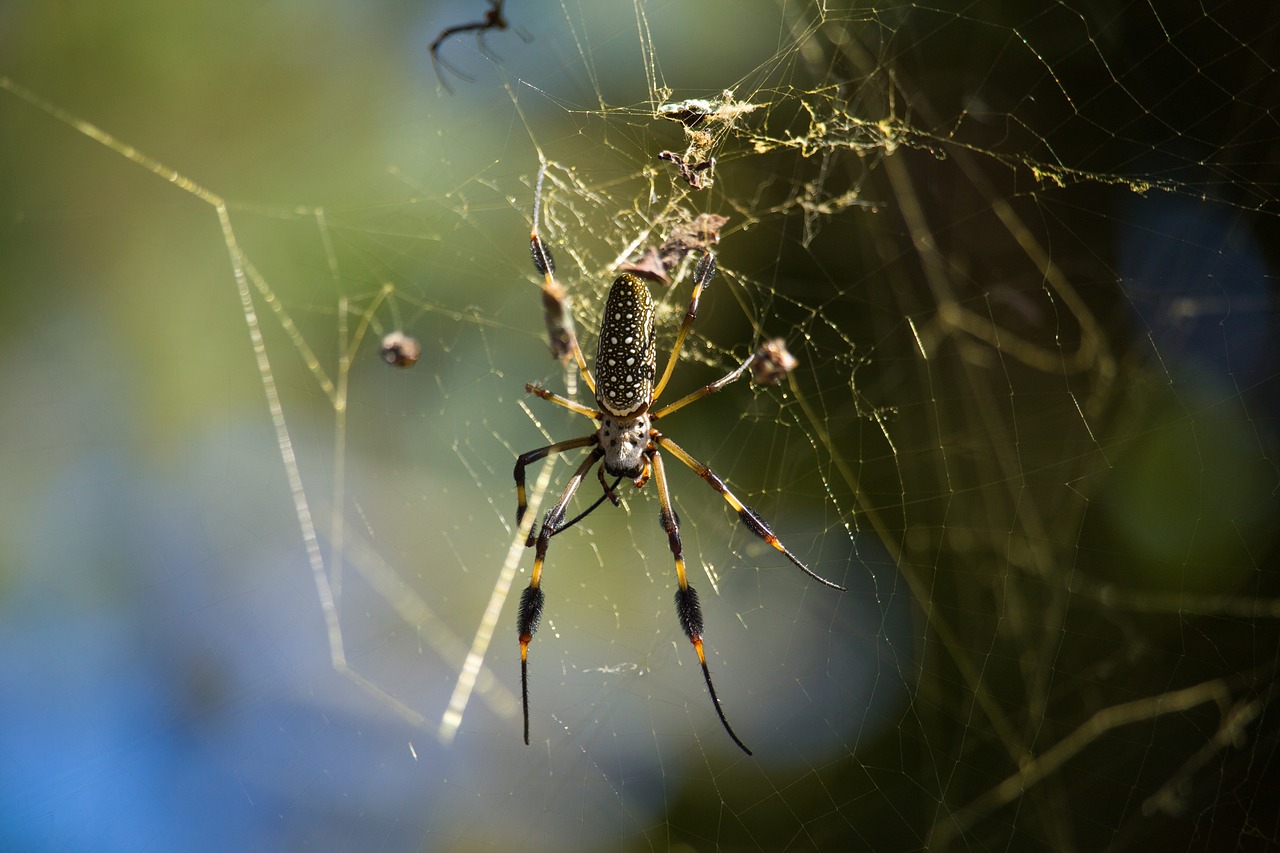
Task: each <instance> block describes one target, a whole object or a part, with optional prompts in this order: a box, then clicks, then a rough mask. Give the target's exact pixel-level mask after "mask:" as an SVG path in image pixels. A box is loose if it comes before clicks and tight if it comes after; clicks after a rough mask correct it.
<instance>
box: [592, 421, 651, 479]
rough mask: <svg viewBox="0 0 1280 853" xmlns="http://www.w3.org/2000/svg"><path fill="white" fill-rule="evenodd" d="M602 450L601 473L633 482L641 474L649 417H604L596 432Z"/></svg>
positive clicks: (647, 438)
mask: <svg viewBox="0 0 1280 853" xmlns="http://www.w3.org/2000/svg"><path fill="white" fill-rule="evenodd" d="M596 435H597V436H599V438H600V447H601V449H602V450H604V470H605V472H606V473H608V474H609V475H610V476H613V477H627V478H628V479H631V480H634V479H636V478H637V477H639V476H640V475H641V474H642V473H643V472H644V454H645V451H646V450H648V449H649V415H648V414H647V413H645V414H641V415H637V416H636V417H633V418H617V417H614V416H613V415H610V414H606V415H605V416H604V417H603V418H601V419H600V428H599V430H597V431H596Z"/></svg>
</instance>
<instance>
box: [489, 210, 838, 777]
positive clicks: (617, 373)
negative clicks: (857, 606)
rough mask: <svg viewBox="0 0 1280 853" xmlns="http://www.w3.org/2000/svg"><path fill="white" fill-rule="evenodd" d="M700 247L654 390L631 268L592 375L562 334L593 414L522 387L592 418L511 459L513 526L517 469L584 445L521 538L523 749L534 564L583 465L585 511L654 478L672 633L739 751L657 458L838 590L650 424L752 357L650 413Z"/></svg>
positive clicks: (544, 256) (521, 476)
mask: <svg viewBox="0 0 1280 853" xmlns="http://www.w3.org/2000/svg"><path fill="white" fill-rule="evenodd" d="M536 209H537V207H536V204H535V214H534V223H533V230H532V232H531V234H530V237H529V240H530V248H531V251H532V254H533V265H534V267H535V269H537V271H538V273H539V274H541V275H543V276H544V277H545V280H546V285H545V287H544V293H545V292H555V293H563V292H564V291H563V289H562V288H561V287H560V286H559V285H558V284H557V283H556V282H555V262H554V260H553V259H552V257H551V251H550V249H549V248H548V247H547V245H546V244H545V243H544V242H543V241H542V240H541V238H539V236H538V222H537V213H536ZM702 251H703V255H702V257H701V259H699V261H698V264H697V266H696V268H695V270H694V275H693V295H692V297H691V298H690V300H689V307H688V310H686V312H685V315H684V322H683V323H682V324H681V326H680V330H679V332H678V333H677V334H676V340H675V344H674V345H673V346H672V349H671V354H670V355H669V356H668V358H667V363H666V368H665V369H664V370H663V372H662V376H661V377H660V378H659V379H658V381H657V383H656V384H655V382H654V377H655V374H656V355H657V354H656V333H655V329H654V307H653V299H652V297H651V296H650V294H649V288H648V286H647V285H646V284H645V283H644V281H642V280H641V279H640V278H638V277H637V276H635V275H633V274H632V273H630V272H623V273H622V274H620V275H619V276H618V277H617V278H616V279H615V280H614V282H613V285H612V286H611V287H610V288H609V293H608V296H607V297H606V299H605V304H604V311H603V313H602V315H601V321H600V335H599V340H598V342H597V349H596V357H595V369H596V375H595V376H594V377H593V376H592V374H591V371H590V370H589V369H588V368H587V365H586V360H585V359H584V358H583V355H582V350H581V348H580V347H579V346H578V342H577V339H576V338H575V337H570V338H569V341H568V344H567V345H568V346H569V347H570V352H571V354H572V356H573V358H574V359H575V360H576V361H577V364H578V369H579V372H580V373H581V374H582V378H583V380H584V381H585V382H586V383H587V386H588V387H589V388H590V389H591V391H592V392H593V393H594V394H595V396H596V408H594V409H593V408H590V407H588V406H584V405H582V404H580V403H577V402H575V401H573V400H571V399H569V398H567V397H562V396H560V395H558V394H555V393H553V392H551V391H548V390H546V389H544V388H542V387H541V386H539V385H535V384H532V383H531V384H528V385H526V386H525V389H526V390H527V391H528V392H529V393H531V394H535V395H537V396H538V397H541V398H542V399H544V400H547V401H549V402H552V403H555V404H556V405H558V406H562V407H564V408H566V409H568V410H569V411H571V412H577V413H578V414H580V415H583V416H585V417H588V418H591V419H592V420H594V421H597V422H598V424H599V425H598V426H597V427H596V429H595V431H594V432H592V433H590V434H589V435H584V436H580V437H578V438H570V439H566V440H564V441H558V442H555V443H554V444H549V445H547V446H546V447H539V448H537V449H536V450H530V451H528V452H527V453H522V454H521V455H520V456H519V457H518V458H517V459H516V465H515V472H514V476H515V481H516V503H517V506H516V520H517V523H519V522H520V521H521V520H523V518H524V515H525V511H526V510H527V509H528V503H527V501H526V498H525V469H526V468H527V467H528V466H529V465H531V464H532V463H534V462H537V461H539V460H542V459H545V458H547V457H548V456H551V455H553V454H556V453H564V452H565V451H569V450H576V449H578V448H590V449H591V452H590V453H588V454H587V457H586V459H584V460H583V461H582V463H581V464H580V465H579V466H578V469H577V471H575V472H574V474H573V476H572V477H571V478H570V479H569V483H568V485H567V486H566V487H565V489H564V492H563V493H562V494H561V495H560V499H559V500H558V501H556V503H555V505H554V506H553V507H552V508H551V509H550V510H548V511H547V513H546V515H545V516H543V521H542V527H541V529H540V530H539V532H538V535H537V538H536V539H534V537H533V536H532V535H530V538H529V541H528V542H527V543H526V545H532V546H534V547H535V550H534V561H533V573H532V575H531V577H530V580H529V586H528V587H527V588H526V589H525V591H524V592H523V594H521V596H520V613H519V616H518V618H517V622H516V629H517V632H518V634H519V637H520V694H521V700H522V703H523V708H524V742H525V744H526V745H527V744H528V743H529V643H530V642H531V641H532V640H533V635H534V632H536V631H537V630H538V622H539V620H540V618H541V616H542V607H543V603H544V595H543V591H542V567H543V565H544V563H545V561H546V557H547V544H548V542H549V541H550V540H551V537H552V536H554V535H555V534H556V533H558V532H559V531H561V530H564V529H565V528H567V527H569V526H570V525H572V524H574V523H576V522H577V521H578V520H579V519H581V518H582V517H583V516H585V515H586V513H583V514H582V515H579V516H577V517H576V518H574V519H573V520H572V521H570V522H568V523H567V524H566V523H565V520H564V518H565V510H566V508H567V507H568V505H569V501H570V500H571V499H572V498H573V496H574V493H576V492H577V491H578V488H579V486H581V485H582V482H583V480H584V478H586V476H587V475H588V474H589V473H590V471H591V469H592V467H594V466H595V465H596V464H597V463H600V464H601V467H600V468H599V469H597V475H598V477H599V479H600V483H601V485H602V486H603V488H604V490H605V494H604V496H603V497H602V498H601V499H600V500H598V501H596V503H595V504H593V505H592V506H591V507H590V508H589V509H588V510H587V512H590V511H591V510H592V509H594V508H595V507H596V506H598V505H599V504H600V503H601V502H602V501H603V500H604V499H605V498H609V499H610V500H612V501H613V502H614V503H617V497H616V496H615V495H614V493H613V489H614V488H616V486H617V485H618V483H619V482H621V480H622V479H624V478H625V479H630V480H631V481H632V482H633V483H634V484H635V487H636V488H637V489H640V488H643V487H644V486H645V485H646V484H647V483H648V482H649V479H650V477H652V478H653V479H654V480H655V481H656V482H657V485H658V505H659V513H658V517H659V520H660V521H661V524H662V528H663V530H665V531H666V534H667V542H668V544H669V546H670V548H671V555H672V557H673V558H674V560H675V568H676V583H677V588H676V593H675V604H676V617H677V618H678V619H679V621H680V627H681V629H682V630H683V631H684V633H685V636H686V637H688V638H689V641H690V642H691V643H692V644H693V647H694V649H695V650H696V651H697V653H698V663H699V664H700V665H701V666H702V677H703V680H705V681H706V683H707V692H708V693H709V694H710V695H711V703H712V705H714V706H715V709H716V714H717V716H719V718H720V723H721V725H723V726H724V730H725V731H726V732H727V733H728V735H729V737H730V738H732V739H733V742H734V743H735V744H737V745H738V747H739V748H740V749H741V750H742V751H743V752H745V753H746V754H747V755H751V750H750V749H748V748H747V746H746V744H744V743H743V742H742V740H741V739H740V738H739V737H738V735H737V734H736V733H735V732H734V730H733V727H732V726H730V725H729V720H728V718H727V717H725V713H724V709H723V708H722V707H721V706H720V699H719V697H718V696H717V695H716V689H715V686H714V685H713V684H712V683H711V671H710V670H709V669H708V668H707V658H706V654H705V653H704V651H703V641H702V630H703V622H702V608H701V607H700V606H699V604H698V594H697V592H696V591H695V590H694V588H693V586H692V585H690V583H689V579H688V577H687V575H686V571H685V561H684V550H683V547H682V546H681V543H680V523H679V520H678V519H677V518H676V514H675V512H674V511H673V510H672V508H671V493H670V491H669V489H668V487H667V474H666V465H665V462H664V457H663V454H664V453H669V454H671V456H673V457H675V458H676V459H677V460H678V461H679V462H681V463H682V464H684V465H685V466H687V467H688V468H690V469H692V470H693V471H694V472H695V473H696V474H697V475H698V476H699V477H701V478H702V479H703V480H704V481H705V482H706V483H707V485H708V486H710V487H711V488H712V489H714V490H715V491H717V492H719V493H720V496H721V497H723V498H724V499H725V501H726V502H728V504H729V506H731V507H732V508H733V509H734V510H735V511H736V512H737V513H738V518H739V519H741V520H742V523H743V524H745V525H746V527H747V529H748V530H750V531H751V532H752V533H753V534H755V535H756V536H758V537H760V538H761V539H763V540H764V541H765V542H767V543H768V544H769V545H772V546H773V547H774V548H776V549H777V550H778V551H780V552H781V553H782V554H783V555H784V556H785V557H786V558H787V559H788V560H790V561H791V562H792V563H793V564H794V565H795V566H796V567H797V568H799V569H800V571H802V572H804V573H805V574H806V575H808V576H809V577H811V578H813V579H814V580H816V581H818V582H819V583H821V584H823V585H825V586H829V587H831V588H833V589H837V590H841V591H843V590H844V589H845V588H844V587H843V586H840V585H839V584H836V583H833V582H832V581H829V580H826V579H825V578H822V577H820V576H818V575H817V574H815V573H814V572H813V571H812V570H811V569H810V568H809V567H808V566H806V565H805V564H804V563H802V562H801V561H800V560H799V559H798V558H797V557H796V556H795V555H794V554H792V553H791V552H790V551H789V550H787V548H786V547H785V546H784V545H783V544H782V542H780V541H779V540H778V537H777V536H775V535H774V533H773V531H772V530H770V529H769V525H768V524H767V523H765V521H764V519H763V518H761V517H760V515H759V514H757V513H756V511H755V510H753V509H751V508H750V507H748V506H746V505H745V504H743V503H742V501H740V500H738V498H737V497H736V496H735V495H734V494H733V492H732V491H730V490H729V487H728V486H727V485H726V484H725V482H724V480H722V479H720V477H719V476H717V475H716V473H715V472H714V471H712V470H711V469H710V468H708V467H707V466H706V465H703V464H702V463H701V462H699V461H698V460H696V459H694V458H693V457H692V456H691V455H689V454H688V453H687V452H686V451H685V450H684V448H682V447H680V445H678V444H676V443H675V442H674V441H672V440H671V439H670V438H667V436H666V435H664V434H663V433H662V432H660V431H659V430H658V429H657V428H655V427H654V426H653V424H654V422H656V421H658V420H660V419H662V418H665V417H666V416H668V415H670V414H673V413H674V412H676V411H678V410H680V409H683V408H684V407H685V406H687V405H689V404H690V403H692V402H694V401H695V400H699V399H701V398H702V397H706V396H708V395H709V394H714V393H715V392H717V391H719V390H720V389H722V388H724V387H725V386H727V385H729V384H730V383H732V382H733V381H734V380H736V379H738V378H739V377H740V376H742V374H743V373H744V372H746V371H747V370H748V369H749V368H750V367H751V366H752V364H753V363H754V362H755V361H756V360H757V358H759V357H760V356H759V354H758V353H757V354H753V355H752V356H750V357H749V358H748V359H747V360H746V361H744V362H743V363H742V364H741V365H739V366H738V367H736V368H734V369H733V370H732V371H730V372H729V373H728V374H726V375H725V376H723V377H721V378H720V379H717V380H716V381H715V382H712V383H711V384H709V385H705V386H703V387H702V388H699V389H698V390H696V391H694V392H692V393H690V394H687V395H685V396H684V397H681V398H680V399H679V400H676V401H675V402H674V403H668V404H667V405H665V406H663V407H661V408H658V409H654V408H653V405H654V403H655V402H656V401H657V399H658V397H659V396H660V395H661V394H662V391H663V389H665V388H666V387H667V382H668V380H670V378H671V374H672V371H673V370H674V369H675V365H676V361H677V360H678V359H679V357H680V349H681V346H682V345H683V344H684V340H685V337H686V335H688V333H689V327H690V326H691V325H692V324H693V321H694V318H695V317H696V316H697V314H698V300H699V298H700V297H701V295H702V291H703V290H704V289H706V287H707V285H708V284H709V283H710V282H711V279H712V277H713V276H714V275H715V272H716V261H715V256H714V255H713V254H712V253H711V252H710V250H709V249H707V248H705V247H704V248H703V250H702ZM606 473H607V474H608V475H609V476H611V477H615V478H617V479H615V481H614V483H613V486H610V485H608V484H607V483H605V474H606Z"/></svg>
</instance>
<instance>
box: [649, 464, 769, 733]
mask: <svg viewBox="0 0 1280 853" xmlns="http://www.w3.org/2000/svg"><path fill="white" fill-rule="evenodd" d="M649 456H650V459H651V460H652V462H653V476H654V479H656V480H657V481H658V504H659V506H660V507H661V509H660V515H659V517H660V518H661V520H662V528H663V530H665V531H666V532H667V541H668V542H669V543H670V545H671V556H672V557H673V558H674V559H675V563H676V582H677V583H678V584H679V586H678V587H677V589H676V617H677V618H679V620H680V628H681V629H682V630H683V631H684V635H685V636H686V637H688V638H689V642H691V643H693V648H694V649H695V650H696V651H697V652H698V663H699V664H701V665H702V678H703V680H704V681H706V683H707V692H708V693H710V694H711V704H712V705H714V706H715V709H716V715H717V716H719V717H720V724H721V725H722V726H724V730H725V731H726V732H727V733H728V734H729V737H730V738H732V739H733V742H734V743H736V744H737V745H738V748H739V749H741V750H742V751H743V752H745V753H746V754H747V755H750V754H751V750H750V749H747V745H746V744H745V743H743V742H742V739H741V738H739V737H738V735H737V733H736V732H734V730H733V727H732V726H730V725H729V719H728V718H727V717H726V716H725V715H724V708H722V707H721V706H720V697H719V696H717V695H716V688H715V685H714V684H712V683H711V670H710V669H708V668H707V656H706V653H705V652H704V651H703V648H702V607H701V606H700V605H699V604H698V592H697V590H695V589H694V588H693V587H692V586H691V585H690V584H689V579H688V577H687V576H686V574H685V565H684V547H683V546H682V545H681V544H680V522H679V521H678V520H677V519H676V514H675V511H674V510H673V509H671V494H670V493H669V492H668V490H667V475H666V473H665V472H664V471H663V468H662V454H661V453H659V452H658V450H657V448H654V449H652V450H651V451H650V453H649Z"/></svg>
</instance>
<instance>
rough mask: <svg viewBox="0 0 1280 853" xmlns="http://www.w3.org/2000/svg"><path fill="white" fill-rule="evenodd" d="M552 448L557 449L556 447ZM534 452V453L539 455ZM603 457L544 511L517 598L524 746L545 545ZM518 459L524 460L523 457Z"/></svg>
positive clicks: (591, 459) (592, 457)
mask: <svg viewBox="0 0 1280 853" xmlns="http://www.w3.org/2000/svg"><path fill="white" fill-rule="evenodd" d="M570 441H571V442H572V441H581V439H571V440H570ZM567 443H570V442H561V444H567ZM551 447H556V445H552V446H551ZM542 449H543V450H544V451H550V449H551V448H545V447H544V448H542ZM533 452H534V453H537V452H538V451H533ZM526 455H528V454H526ZM544 455H545V454H544ZM602 456H604V451H603V450H601V449H600V448H599V447H597V448H595V449H594V450H592V451H591V453H590V454H588V456H587V458H586V459H584V460H583V461H582V464H581V465H579V466H578V470H577V471H576V472H574V475H573V477H572V478H570V480H569V485H567V486H565V487H564V493H563V494H561V495H560V500H558V501H556V505H555V506H553V507H552V508H551V509H549V510H547V514H546V515H544V516H543V517H542V529H541V530H540V531H538V546H537V548H536V549H535V550H534V556H533V574H532V575H531V576H530V577H529V586H528V587H526V588H525V591H524V592H522V593H521V594H520V615H519V616H518V617H517V619H516V631H517V632H518V633H519V636H520V699H521V703H522V705H523V706H524V743H525V746H528V745H529V642H530V641H531V640H532V639H533V635H534V632H536V631H537V630H538V621H539V620H540V619H541V618H542V604H543V601H544V596H543V594H542V564H543V562H544V561H545V560H546V558H547V543H548V542H550V541H551V537H552V536H553V535H554V534H555V532H556V530H557V529H559V527H560V522H562V521H564V510H565V507H566V506H568V505H569V501H570V500H572V499H573V494H574V492H576V491H578V487H579V486H581V485H582V478H583V477H585V476H586V475H587V472H588V471H590V470H591V466H592V465H595V464H596V463H597V462H599V461H600V457H602ZM521 458H522V459H523V457H521ZM518 464H519V463H517V465H518Z"/></svg>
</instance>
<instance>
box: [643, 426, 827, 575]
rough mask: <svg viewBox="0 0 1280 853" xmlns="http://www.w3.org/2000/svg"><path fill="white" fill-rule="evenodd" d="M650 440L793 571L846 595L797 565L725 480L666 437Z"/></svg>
mask: <svg viewBox="0 0 1280 853" xmlns="http://www.w3.org/2000/svg"><path fill="white" fill-rule="evenodd" d="M653 440H654V441H656V442H657V443H658V444H659V445H661V446H662V448H663V449H664V450H669V451H671V453H672V454H673V455H674V456H675V457H676V458H677V459H679V460H680V461H681V462H683V463H684V464H685V465H687V466H688V467H689V468H690V469H692V470H693V472H694V473H696V474H697V475H698V476H699V477H701V478H702V479H704V480H706V481H707V485H708V486H710V487H711V488H713V489H715V490H716V491H717V492H719V493H720V496H721V497H722V498H724V499H725V501H726V502H728V504H729V506H731V507H733V508H734V510H735V511H737V513H738V518H740V519H742V523H743V524H745V525H746V526H747V529H748V530H750V531H751V532H752V533H754V534H755V535H756V536H759V537H760V538H761V539H763V540H764V541H765V542H767V543H768V544H770V545H772V546H773V547H774V548H776V549H777V550H779V551H781V552H782V554H783V556H785V557H786V558H787V559H788V560H790V561H791V562H792V564H794V565H795V567H796V568H798V569H799V570H800V571H802V572H804V573H805V574H806V575H808V576H809V577H811V578H813V579H814V580H816V581H817V582H818V583H820V584H822V585H823V586H829V587H831V588H832V589H838V590H840V591H841V592H844V591H845V588H844V587H842V586H840V584H838V583H834V582H833V581H829V580H827V579H826V578H824V577H822V576H821V575H819V574H817V573H816V572H814V571H813V569H810V568H809V567H808V566H806V565H805V564H804V563H802V562H800V559H799V558H798V557H796V555H795V554H792V553H791V552H790V551H788V550H787V547H786V546H785V545H783V544H782V542H781V541H780V540H779V539H778V537H777V536H775V535H774V533H773V531H772V530H770V529H769V525H768V524H766V523H765V520H764V519H763V518H761V517H760V515H759V514H758V513H757V512H756V511H755V510H754V509H752V508H751V507H749V506H747V505H746V504H744V503H743V502H742V501H740V500H738V498H737V496H736V495H734V493H733V492H731V491H729V487H728V486H727V485H725V482H724V480H721V479H720V477H718V476H717V475H716V472H715V471H712V470H711V469H710V468H708V467H707V466H706V465H703V464H702V463H701V462H699V461H698V460H697V459H694V458H693V457H692V456H690V455H689V454H688V453H686V452H685V450H684V448H682V447H681V446H680V445H678V444H676V443H675V442H674V441H672V440H671V439H669V438H667V437H666V436H665V435H662V434H660V433H659V432H658V431H657V430H654V431H653ZM656 458H657V457H656V456H655V461H656Z"/></svg>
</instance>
